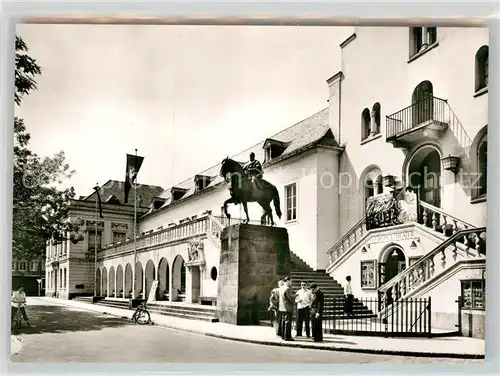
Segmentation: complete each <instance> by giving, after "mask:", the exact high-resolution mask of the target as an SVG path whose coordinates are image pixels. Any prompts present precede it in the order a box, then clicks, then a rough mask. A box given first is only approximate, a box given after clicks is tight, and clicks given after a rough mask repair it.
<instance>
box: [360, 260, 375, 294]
mask: <svg viewBox="0 0 500 376" xmlns="http://www.w3.org/2000/svg"><path fill="white" fill-rule="evenodd" d="M361 288H363V289H366V288H375V260H372V261H361Z"/></svg>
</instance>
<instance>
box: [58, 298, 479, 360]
mask: <svg viewBox="0 0 500 376" xmlns="http://www.w3.org/2000/svg"><path fill="white" fill-rule="evenodd" d="M57 303H58V304H60V305H64V306H68V305H66V304H64V303H59V302H57ZM75 308H81V309H85V310H87V311H92V312H100V313H102V314H106V315H110V316H115V317H120V318H122V319H128V317H124V316H123V315H118V314H114V313H110V312H106V311H99V310H94V309H90V307H89V308H84V307H75ZM151 321H152V325H154V326H160V327H163V328H168V329H174V330H179V331H182V332H186V333H193V334H199V335H204V336H207V337H213V338H219V339H223V340H229V341H237V342H245V343H252V344H257V345H267V346H280V347H291V348H301V349H309V350H323V351H343V352H351V353H362V354H375V355H394V356H413V357H425V358H436V357H437V358H454V359H484V357H485V356H484V355H482V354H455V353H432V352H423V351H408V350H376V349H361V348H359V349H357V348H352V347H332V346H322V345H312V344H311V345H310V344H307V343H290V342H274V341H265V340H257V339H247V338H238V337H231V336H227V335H224V334H216V333H208V332H204V331H201V330H195V329H187V328H179V327H177V326H173V325H168V324H160V323H157V322H155V321H154V320H153V318H151Z"/></svg>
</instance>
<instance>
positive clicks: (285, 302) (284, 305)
mask: <svg viewBox="0 0 500 376" xmlns="http://www.w3.org/2000/svg"><path fill="white" fill-rule="evenodd" d="M294 305H295V295H294V293H293V290H292V280H291V279H290V277H286V278H285V284H284V285H283V286H282V287H281V289H280V301H279V306H278V310H279V311H280V315H281V323H282V324H281V338H283V339H284V340H285V341H293V338H292V315H293V307H294Z"/></svg>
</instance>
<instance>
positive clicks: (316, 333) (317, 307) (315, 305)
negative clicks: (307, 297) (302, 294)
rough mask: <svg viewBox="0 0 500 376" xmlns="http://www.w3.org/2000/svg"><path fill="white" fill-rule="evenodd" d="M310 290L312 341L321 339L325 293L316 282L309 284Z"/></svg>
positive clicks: (320, 340)
mask: <svg viewBox="0 0 500 376" xmlns="http://www.w3.org/2000/svg"><path fill="white" fill-rule="evenodd" d="M311 291H312V292H313V294H314V298H313V301H312V303H311V311H310V312H311V322H312V337H313V340H314V342H322V341H323V307H324V305H325V295H324V294H323V291H321V290H320V289H319V288H318V285H316V283H312V284H311Z"/></svg>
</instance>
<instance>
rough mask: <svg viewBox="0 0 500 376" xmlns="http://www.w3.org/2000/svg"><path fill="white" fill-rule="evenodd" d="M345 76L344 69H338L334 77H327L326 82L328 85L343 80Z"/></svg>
mask: <svg viewBox="0 0 500 376" xmlns="http://www.w3.org/2000/svg"><path fill="white" fill-rule="evenodd" d="M343 78H344V74H343V73H342V71H338V72H337V73H335V74H334V75H333V76H332V77H330V78H329V79H327V80H326V83H327V84H328V85H331V84H332V83H334V82H337V81H339V80H342V79H343Z"/></svg>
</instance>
